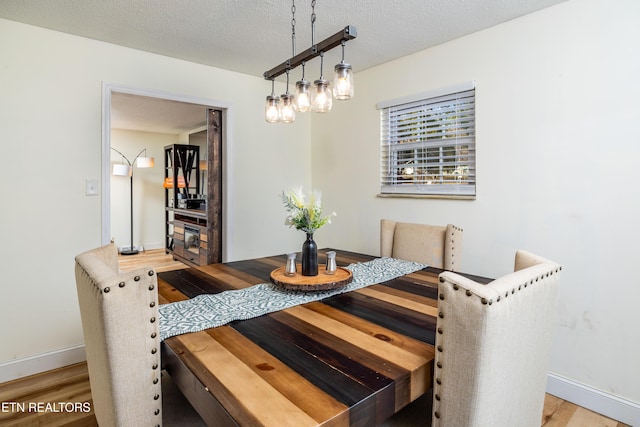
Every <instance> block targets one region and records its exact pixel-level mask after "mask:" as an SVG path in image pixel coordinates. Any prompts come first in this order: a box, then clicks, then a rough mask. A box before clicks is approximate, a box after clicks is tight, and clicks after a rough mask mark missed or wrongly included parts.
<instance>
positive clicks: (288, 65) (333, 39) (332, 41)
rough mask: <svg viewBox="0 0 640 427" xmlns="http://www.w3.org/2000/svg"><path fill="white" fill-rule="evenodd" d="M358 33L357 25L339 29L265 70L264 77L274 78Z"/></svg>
mask: <svg viewBox="0 0 640 427" xmlns="http://www.w3.org/2000/svg"><path fill="white" fill-rule="evenodd" d="M357 35H358V34H357V31H356V27H354V26H352V25H347V26H346V27H345V28H344V30H341V31H338V32H337V33H335V34H334V35H332V36H330V37H327V38H326V39H324V40H323V41H321V42H320V43H317V44H316V45H314V46H311V47H310V48H309V49H307V50H305V51H304V52H300V53H299V54H297V55H296V56H294V57H293V58H289V59H287V60H286V61H284V62H283V63H282V64H280V65H278V66H276V67H274V68H272V69H270V70H269V71H265V72H264V74H263V75H264V78H265V80H271V79H274V78H276V77H278V76H279V75H281V74H284V73H286V72H287V70H292V69H294V68H296V67H297V66H298V65H301V64H302V63H303V62H308V61H310V60H312V59H313V58H315V57H316V56H319V55H320V53H321V52H327V51H329V50H331V49H333V48H334V47H336V46H340V45H341V44H342V42H343V41H345V42H346V41H349V40H352V39H355V38H356V36H357Z"/></svg>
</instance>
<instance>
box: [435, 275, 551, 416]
mask: <svg viewBox="0 0 640 427" xmlns="http://www.w3.org/2000/svg"><path fill="white" fill-rule="evenodd" d="M561 270H562V266H560V267H558V268H556V269H555V270H553V271H548V272H546V273H543V274H542V275H540V276H539V277H536V278H535V282H537V281H538V280H540V279H544V278H545V277H549V276H551V275H553V274H554V273H559V272H560V271H561ZM438 280H439V282H440V283H445V282H446V280H445V279H444V277H439V278H438ZM535 282H534V280H533V279H532V280H530V281H529V283H528V284H530V285H533V284H534V283H535ZM528 284H527V283H525V284H524V287H525V288H526V287H527V285H528ZM452 288H453V290H455V291H457V290H459V289H460V286H459V285H458V284H457V283H452ZM522 289H523V285H520V286H518V290H519V291H521V290H522ZM515 291H516V289H515V288H514V289H511V293H512V294H514V293H515ZM465 294H466V295H467V296H469V297H470V296H472V295H475V294H474V293H473V292H471V291H470V290H469V289H467V290H466V292H465ZM508 296H509V291H507V292H506V293H505V298H506V297H508ZM438 297H439V299H440V300H444V299H445V296H444V295H443V294H440V293H439V295H438ZM480 302H481V303H482V304H483V305H492V303H493V300H491V299H490V300H487V299H486V298H481V299H480ZM496 302H500V296H498V297H497V298H496ZM438 317H439V318H440V319H444V312H443V311H441V310H440V309H439V310H438ZM437 332H438V334H440V335H443V334H444V330H443V328H442V327H438V329H437ZM436 349H437V350H438V352H437V353H436V359H437V358H438V353H443V352H444V347H443V346H442V345H438V346H437V347H436ZM436 367H437V368H438V369H439V371H438V372H437V373H436V374H437V375H436V379H435V382H436V384H437V385H438V386H441V385H442V379H441V377H440V375H439V374H441V373H442V371H441V370H442V362H440V361H439V360H436ZM434 397H435V400H436V401H438V402H440V395H439V394H437V392H436V390H435V388H434ZM436 409H437V408H436V407H435V406H434V408H433V410H434V413H433V415H434V416H435V417H436V418H437V419H440V412H438V411H437V410H436Z"/></svg>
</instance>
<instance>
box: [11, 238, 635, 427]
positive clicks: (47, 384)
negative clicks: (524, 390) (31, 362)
mask: <svg viewBox="0 0 640 427" xmlns="http://www.w3.org/2000/svg"><path fill="white" fill-rule="evenodd" d="M142 265H145V266H146V265H151V266H153V267H155V268H156V270H157V271H159V272H160V271H168V270H174V269H178V268H187V266H185V265H184V264H182V263H180V262H177V261H174V260H173V259H172V258H171V256H170V255H166V254H165V252H164V249H158V250H147V251H145V252H143V253H140V254H138V255H133V256H127V257H120V268H121V269H122V270H131V269H134V268H136V267H138V266H142ZM60 402H72V403H78V404H79V405H80V406H79V407H78V408H74V407H70V406H68V405H66V406H65V405H62V404H60ZM84 402H88V404H87V405H84V406H83V405H81V404H82V403H84ZM92 407H93V405H92V401H91V390H90V387H89V375H88V373H87V365H86V363H78V364H76V365H71V366H67V367H64V368H59V369H55V370H52V371H48V372H43V373H40V374H37V375H32V376H29V377H25V378H20V379H18V380H14V381H10V382H7V383H3V384H0V426H7V427H9V426H11V427H14V426H15V427H18V426H20V427H21V426H78V427H80V426H96V425H97V423H96V419H95V416H94V415H93V409H92ZM540 425H541V426H545V427H565V426H566V427H585V426H602V427H629V426H627V425H626V424H623V423H620V422H618V421H615V420H612V419H609V418H606V417H604V416H602V415H599V414H597V413H595V412H592V411H589V410H588V409H585V408H582V407H579V406H577V405H574V404H573V403H570V402H567V401H565V400H562V399H560V398H558V397H555V396H552V395H550V394H547V395H546V397H545V402H544V411H543V414H542V420H541V424H540Z"/></svg>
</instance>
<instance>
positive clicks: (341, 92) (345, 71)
mask: <svg viewBox="0 0 640 427" xmlns="http://www.w3.org/2000/svg"><path fill="white" fill-rule="evenodd" d="M334 71H335V74H334V77H333V96H334V98H335V99H338V100H341V101H345V100H349V99H351V98H353V71H352V69H351V65H349V64H347V63H345V62H341V63H339V64H337V65H336V66H335V68H334Z"/></svg>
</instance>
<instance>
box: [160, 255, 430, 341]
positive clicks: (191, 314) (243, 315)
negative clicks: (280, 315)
mask: <svg viewBox="0 0 640 427" xmlns="http://www.w3.org/2000/svg"><path fill="white" fill-rule="evenodd" d="M425 267H427V266H426V265H424V264H419V263H417V262H412V261H404V260H400V259H395V258H376V259H374V260H372V261H367V262H360V263H355V264H350V265H349V266H347V267H345V268H347V269H349V270H351V272H352V273H353V281H352V282H351V283H350V284H348V285H347V286H345V287H343V288H340V289H333V290H329V291H322V292H299V291H288V290H283V289H280V288H278V287H276V286H274V285H273V284H271V283H260V284H258V285H254V286H251V287H249V288H245V289H238V290H233V291H224V292H221V293H219V294H204V295H199V296H197V297H195V298H192V299H189V300H185V301H178V302H173V303H170V304H164V305H161V306H160V308H159V312H160V316H159V317H160V339H161V340H164V339H166V338H169V337H172V336H175V335H180V334H185V333H188V332H199V331H202V330H205V329H209V328H215V327H217V326H222V325H226V324H227V323H229V322H232V321H234V320H247V319H251V318H253V317H258V316H262V315H263V314H268V313H273V312H275V311H279V310H284V309H287V308H290V307H294V306H296V305H301V304H306V303H308V302H314V301H319V300H322V299H324V298H329V297H331V296H334V295H338V294H341V293H344V292H349V291H354V290H356V289H361V288H364V287H366V286H370V285H374V284H376V283H382V282H386V281H387V280H392V279H395V278H397V277H400V276H404V275H405V274H409V273H413V272H415V271H418V270H421V269H423V268H425Z"/></svg>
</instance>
